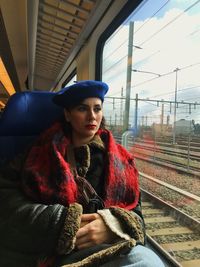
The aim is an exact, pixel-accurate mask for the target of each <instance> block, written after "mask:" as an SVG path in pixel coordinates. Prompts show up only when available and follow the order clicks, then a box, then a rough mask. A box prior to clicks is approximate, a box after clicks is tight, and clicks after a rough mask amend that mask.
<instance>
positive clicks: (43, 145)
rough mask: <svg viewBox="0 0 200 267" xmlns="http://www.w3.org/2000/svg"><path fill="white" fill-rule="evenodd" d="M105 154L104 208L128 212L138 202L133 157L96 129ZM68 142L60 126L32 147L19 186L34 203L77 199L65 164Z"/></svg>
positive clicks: (110, 137)
mask: <svg viewBox="0 0 200 267" xmlns="http://www.w3.org/2000/svg"><path fill="white" fill-rule="evenodd" d="M97 134H99V135H100V137H101V139H102V140H104V142H105V147H106V151H107V153H108V163H107V164H108V168H107V175H106V177H105V179H106V183H105V188H106V190H105V192H106V195H105V196H104V199H103V200H104V204H105V207H110V206H118V207H121V208H126V209H128V210H131V209H133V208H134V207H135V206H136V205H137V203H138V197H139V187H138V172H137V170H136V168H135V164H134V160H133V157H132V156H131V155H130V154H129V153H128V152H127V151H126V150H125V149H124V148H123V147H122V146H120V145H119V144H116V143H115V140H114V138H113V137H112V135H111V133H110V132H109V131H107V130H99V131H98V133H97ZM69 144H70V139H68V138H67V137H66V135H65V134H64V132H63V129H62V125H61V124H60V123H56V124H54V125H53V126H52V127H51V128H49V129H48V130H46V131H45V132H44V133H43V134H42V135H41V136H40V138H39V139H38V140H37V142H36V143H35V145H34V146H33V147H32V148H31V150H30V152H29V154H28V157H27V159H26V162H25V166H24V171H23V176H22V187H23V190H24V192H25V193H26V194H27V195H28V196H29V197H31V198H32V199H33V200H35V201H39V202H40V203H44V204H55V203H59V204H62V205H64V206H68V205H69V204H70V203H73V202H76V200H77V186H76V183H75V181H74V177H73V174H72V172H71V171H70V166H69V164H68V162H66V155H67V147H68V145H69Z"/></svg>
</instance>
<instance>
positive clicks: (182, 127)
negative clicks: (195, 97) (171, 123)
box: [175, 119, 194, 135]
mask: <svg viewBox="0 0 200 267" xmlns="http://www.w3.org/2000/svg"><path fill="white" fill-rule="evenodd" d="M193 131H194V126H193V124H192V121H191V120H185V119H181V120H179V121H176V122H175V133H176V135H188V134H189V133H193Z"/></svg>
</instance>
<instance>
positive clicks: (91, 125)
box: [85, 124, 96, 130]
mask: <svg viewBox="0 0 200 267" xmlns="http://www.w3.org/2000/svg"><path fill="white" fill-rule="evenodd" d="M85 127H86V128H87V129H89V130H93V129H95V128H96V125H94V124H88V125H86V126H85Z"/></svg>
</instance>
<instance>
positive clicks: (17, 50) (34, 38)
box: [0, 0, 112, 102]
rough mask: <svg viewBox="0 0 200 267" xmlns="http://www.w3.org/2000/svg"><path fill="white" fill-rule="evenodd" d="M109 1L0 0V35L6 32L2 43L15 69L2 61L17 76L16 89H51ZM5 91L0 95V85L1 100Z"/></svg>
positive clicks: (10, 73) (11, 74) (3, 55)
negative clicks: (10, 56) (0, 20)
mask: <svg viewBox="0 0 200 267" xmlns="http://www.w3.org/2000/svg"><path fill="white" fill-rule="evenodd" d="M111 2H112V1H111V0H106V1H102V0H34V1H33V0H17V1H13V0H0V7H1V10H0V11H1V13H0V15H1V19H3V24H4V26H5V27H4V28H5V31H4V33H2V32H0V35H3V34H6V35H7V39H8V44H6V45H5V43H4V49H5V47H7V48H9V49H10V54H11V55H12V57H13V61H14V64H15V67H16V69H15V70H14V68H13V66H11V64H10V66H9V61H8V60H6V59H5V61H4V60H3V61H4V62H5V63H6V64H7V65H5V67H6V69H7V70H8V72H9V75H10V76H13V77H14V76H17V78H18V81H16V83H15V84H14V87H15V88H16V91H21V90H25V89H26V85H27V84H28V86H29V89H41V90H51V89H52V88H53V87H54V86H55V85H56V82H58V81H59V79H60V77H62V75H63V73H64V71H65V70H66V66H67V65H68V64H69V63H70V62H71V61H72V60H73V59H74V57H75V56H76V55H77V54H78V52H79V50H80V48H81V47H82V46H84V44H85V42H86V41H87V39H88V37H89V36H90V34H91V32H92V31H93V30H94V28H95V26H96V25H97V23H98V21H99V20H100V18H101V16H102V15H103V13H104V12H105V11H106V10H107V8H108V6H109V4H110V3H111ZM16 14H17V16H16ZM1 28H3V27H1ZM0 37H1V36H0ZM1 39H2V38H1ZM4 42H6V38H4ZM7 54H9V51H8V50H7V51H6V52H5V53H2V52H1V54H0V56H1V57H2V59H4V57H5V55H7ZM14 72H15V73H14ZM15 74H17V75H15ZM27 77H28V80H27ZM13 80H15V79H13ZM1 87H3V85H2V84H1ZM8 94H9V93H6V94H5V95H4V96H3V93H2V88H1V92H0V97H1V96H2V97H3V98H0V101H1V100H2V101H4V102H5V98H6V95H8Z"/></svg>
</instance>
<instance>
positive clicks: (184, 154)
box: [134, 143, 200, 162]
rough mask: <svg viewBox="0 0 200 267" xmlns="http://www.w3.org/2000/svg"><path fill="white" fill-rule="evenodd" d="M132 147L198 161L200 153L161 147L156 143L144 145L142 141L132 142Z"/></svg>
mask: <svg viewBox="0 0 200 267" xmlns="http://www.w3.org/2000/svg"><path fill="white" fill-rule="evenodd" d="M134 148H138V149H142V150H148V151H152V152H155V153H158V152H159V153H164V154H165V155H166V154H167V155H170V156H176V157H179V158H183V159H188V158H189V159H190V160H195V161H198V162H199V161H200V153H194V152H191V151H190V153H188V151H187V150H185V151H179V150H177V149H175V148H168V147H165V148H162V147H160V146H158V144H156V145H155V146H154V145H146V144H142V143H135V144H134Z"/></svg>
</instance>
